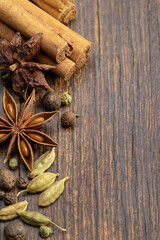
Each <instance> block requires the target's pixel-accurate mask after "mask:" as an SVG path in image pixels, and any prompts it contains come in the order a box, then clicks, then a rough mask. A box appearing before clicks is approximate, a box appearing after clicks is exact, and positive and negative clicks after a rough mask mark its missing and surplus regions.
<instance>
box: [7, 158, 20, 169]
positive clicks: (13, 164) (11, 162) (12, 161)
mask: <svg viewBox="0 0 160 240" xmlns="http://www.w3.org/2000/svg"><path fill="white" fill-rule="evenodd" d="M9 168H10V169H12V170H16V169H17V168H18V159H16V158H11V159H10V160H9Z"/></svg>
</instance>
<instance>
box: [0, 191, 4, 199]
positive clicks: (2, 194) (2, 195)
mask: <svg viewBox="0 0 160 240" xmlns="http://www.w3.org/2000/svg"><path fill="white" fill-rule="evenodd" d="M4 195H5V191H3V190H2V189H0V199H2V198H3V197H4Z"/></svg>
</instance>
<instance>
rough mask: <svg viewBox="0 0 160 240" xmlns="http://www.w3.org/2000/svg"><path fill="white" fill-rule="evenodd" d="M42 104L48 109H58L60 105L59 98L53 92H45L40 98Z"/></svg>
mask: <svg viewBox="0 0 160 240" xmlns="http://www.w3.org/2000/svg"><path fill="white" fill-rule="evenodd" d="M42 105H43V106H44V108H45V109H46V110H48V111H55V110H58V109H59V108H60V106H61V98H60V96H58V95H57V94H56V93H54V92H47V93H46V94H45V95H44V96H43V98H42Z"/></svg>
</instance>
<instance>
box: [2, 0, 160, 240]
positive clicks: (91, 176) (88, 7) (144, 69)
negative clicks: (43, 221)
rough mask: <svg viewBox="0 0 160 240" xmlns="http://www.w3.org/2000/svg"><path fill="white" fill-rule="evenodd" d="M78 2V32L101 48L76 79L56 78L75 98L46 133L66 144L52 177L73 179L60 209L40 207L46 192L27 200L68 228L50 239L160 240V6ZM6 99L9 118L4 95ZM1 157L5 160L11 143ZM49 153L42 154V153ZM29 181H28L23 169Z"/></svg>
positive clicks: (147, 0) (118, 0)
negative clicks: (73, 121) (64, 121)
mask: <svg viewBox="0 0 160 240" xmlns="http://www.w3.org/2000/svg"><path fill="white" fill-rule="evenodd" d="M75 3H76V6H77V10H78V15H77V17H76V20H74V21H73V22H72V23H71V24H70V27H71V28H72V29H73V30H75V31H77V32H78V33H80V34H81V35H83V36H84V37H86V38H87V39H88V40H90V41H92V42H93V46H92V52H91V55H90V57H89V59H88V61H87V63H86V65H85V67H84V68H83V69H82V70H81V71H80V72H79V73H78V74H77V75H76V76H75V77H74V78H73V79H72V80H71V82H70V83H68V84H64V83H63V82H59V81H58V80H55V82H52V75H49V76H48V78H49V83H50V84H52V86H53V87H54V88H55V89H56V91H57V92H58V93H59V94H60V93H61V92H63V91H64V90H68V91H69V92H70V93H71V94H72V96H73V103H72V105H71V106H70V107H67V108H66V107H62V108H61V109H60V113H59V116H57V117H56V118H55V119H54V120H53V121H52V122H51V123H49V124H47V126H46V127H45V129H44V130H45V132H46V133H48V134H49V135H50V136H52V137H53V138H54V139H55V140H56V141H57V142H58V143H59V148H58V149H57V150H56V161H55V163H54V165H53V166H52V168H51V171H53V172H59V173H60V177H59V178H62V177H64V176H70V180H69V181H68V182H67V183H66V188H65V192H64V194H63V195H62V196H61V197H60V198H59V200H58V201H56V202H55V203H54V204H53V205H52V206H51V207H48V208H43V209H40V208H38V207H37V199H38V194H37V195H27V194H26V195H23V196H21V197H20V199H21V200H23V199H27V200H28V202H29V210H40V211H41V212H43V213H44V214H46V215H48V216H49V217H51V218H52V219H53V221H55V222H56V223H57V224H59V225H61V226H62V227H66V228H67V232H66V233H61V232H60V231H57V229H54V234H53V237H51V239H56V240H62V239H63V240H64V239H66V240H73V239H74V240H144V239H145V240H158V239H160V232H159V229H160V228H159V222H160V221H159V220H160V219H159V218H160V216H159V205H160V192H159V186H160V178H159V170H160V168H159V123H160V121H159V120H160V119H159V109H160V92H159V76H160V71H159V69H160V63H159V62H160V61H159V59H160V45H159V44H160V37H159V33H160V32H159V30H160V29H159V24H160V1H159V0H152V1H151V0H141V1H138V0H135V1H132V0H108V1H106V0H93V1H89V0H81V1H76V2H75ZM0 84H1V85H0V87H1V89H2V82H1V83H0ZM0 96H1V97H0V114H2V112H3V111H2V107H1V105H2V90H1V91H0ZM40 96H41V95H39V96H37V100H38V99H39V101H40V99H41V97H40ZM39 110H40V107H39V106H37V109H36V111H39ZM66 110H69V111H73V112H75V113H79V114H80V117H79V118H78V119H77V126H76V127H75V128H74V129H73V130H72V129H63V128H62V127H61V123H60V116H61V115H62V113H63V112H65V111H66ZM0 151H1V155H0V158H1V160H3V158H4V152H5V146H4V145H3V146H0ZM44 151H45V149H43V148H38V149H37V150H35V156H36V157H37V156H39V154H40V153H42V152H44ZM1 166H2V164H1ZM20 175H22V176H26V175H27V171H26V168H25V167H24V165H23V164H21V166H20ZM1 207H2V202H0V208H1ZM5 225H6V223H1V225H0V229H1V231H0V239H4V237H3V228H4V226H5ZM25 226H26V229H27V239H30V240H33V239H34V240H35V239H40V238H39V236H38V228H33V227H30V226H27V225H25Z"/></svg>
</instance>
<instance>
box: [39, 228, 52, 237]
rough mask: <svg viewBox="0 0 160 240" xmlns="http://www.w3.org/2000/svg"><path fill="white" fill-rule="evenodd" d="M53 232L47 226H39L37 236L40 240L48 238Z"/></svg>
mask: <svg viewBox="0 0 160 240" xmlns="http://www.w3.org/2000/svg"><path fill="white" fill-rule="evenodd" d="M52 233H53V231H52V229H51V228H50V227H47V226H41V227H40V229H39V235H40V236H41V237H42V238H48V237H50V236H51V235H52Z"/></svg>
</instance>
